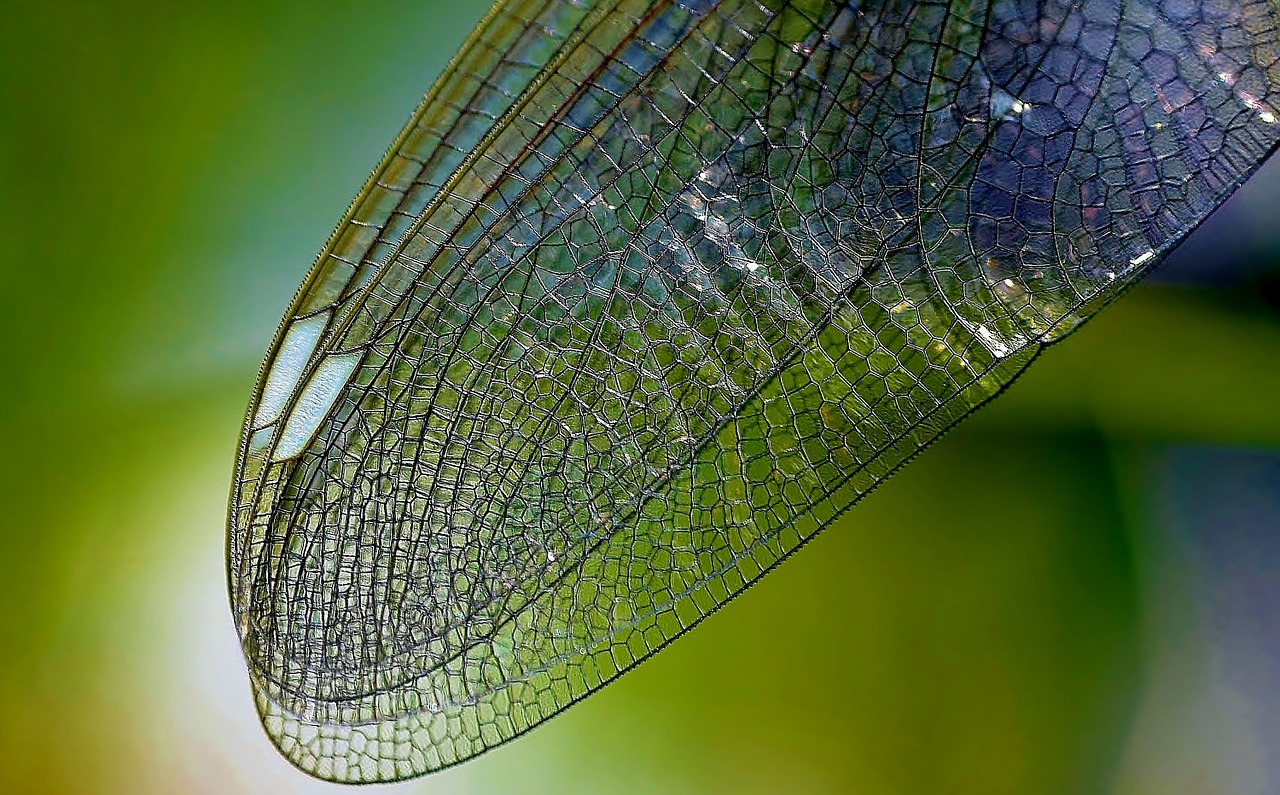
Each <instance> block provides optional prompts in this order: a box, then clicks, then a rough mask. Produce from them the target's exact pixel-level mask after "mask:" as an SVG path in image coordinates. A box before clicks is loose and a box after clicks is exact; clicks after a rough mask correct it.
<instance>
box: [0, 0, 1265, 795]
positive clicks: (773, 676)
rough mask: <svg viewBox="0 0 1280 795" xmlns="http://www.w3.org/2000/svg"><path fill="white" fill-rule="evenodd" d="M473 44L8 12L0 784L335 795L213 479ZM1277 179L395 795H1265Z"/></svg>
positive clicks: (399, 12)
mask: <svg viewBox="0 0 1280 795" xmlns="http://www.w3.org/2000/svg"><path fill="white" fill-rule="evenodd" d="M483 11H484V3H483V0H467V1H466V2H460V0H454V2H450V3H444V2H432V1H429V0H417V1H416V2H389V3H383V4H378V5H374V6H370V5H367V4H362V3H354V2H348V3H329V4H324V5H322V6H317V5H314V4H310V3H302V2H293V1H291V0H265V2H252V3H250V2H240V1H237V0H232V1H231V2H226V1H225V0H221V1H220V2H216V3H214V2H196V3H187V4H172V3H166V4H159V3H149V2H112V3H102V2H97V3H88V2H63V3H57V4H39V3H26V4H9V5H8V6H6V9H5V19H4V23H3V29H2V30H0V63H2V64H3V74H4V75H5V79H4V80H3V81H0V108H2V111H0V113H2V114H3V123H2V124H0V241H2V244H0V246H2V247H0V298H2V299H3V311H0V331H2V333H0V340H3V343H4V358H5V369H4V371H5V372H6V373H7V376H5V377H4V378H3V388H2V389H0V439H3V444H4V446H5V447H4V452H5V455H4V456H2V457H0V498H2V502H0V504H2V505H3V507H4V511H3V514H0V516H2V517H3V518H0V539H2V540H3V545H4V546H3V548H4V553H3V554H0V595H2V596H3V608H2V609H0V748H3V749H4V754H5V757H6V760H5V763H4V764H3V765H0V792H3V793H149V792H156V793H173V792H208V793H228V792H246V793H250V792H254V793H256V792H262V793H284V792H312V791H321V790H326V791H335V790H336V789H338V788H337V787H334V786H332V785H325V784H321V783H318V782H314V781H311V780H309V779H307V778H306V777H305V776H303V775H302V774H300V773H297V772H295V771H294V770H293V769H292V768H290V767H289V766H288V765H287V764H286V763H285V762H283V761H282V760H281V759H280V758H279V757H278V756H277V755H276V754H275V752H274V750H273V749H272V748H271V746H270V744H269V743H268V742H267V740H266V738H265V737H264V736H263V735H262V733H261V731H260V730H259V728H258V726H257V723H256V718H255V715H254V711H253V706H252V704H251V702H250V699H249V693H248V683H247V679H246V677H245V674H244V670H243V663H242V661H241V659H240V657H239V649H238V646H237V643H236V639H235V633H234V630H233V628H232V625H231V621H230V617H229V614H228V611H227V608H226V598H225V594H224V590H225V585H224V583H225V579H224V573H223V562H222V554H223V532H224V531H223V522H224V507H225V501H226V495H227V492H228V488H229V478H230V474H231V465H232V458H233V454H234V445H235V441H236V438H237V433H238V430H239V427H240V422H241V420H242V415H243V410H244V406H245V403H246V401H247V399H248V397H249V393H250V390H251V387H252V383H253V378H254V376H255V373H256V368H257V367H258V363H259V361H260V359H261V356H262V353H263V350H264V348H265V346H266V344H267V342H268V340H269V339H270V336H271V332H272V330H273V328H274V327H275V324H276V323H277V322H278V320H279V317H280V315H281V313H282V312H283V310H284V308H285V307H286V305H287V303H288V301H289V299H290V297H291V296H292V293H293V290H294V289H295V287H296V286H297V284H298V283H299V281H300V280H301V278H302V276H303V274H304V273H305V272H306V270H307V268H308V266H309V265H310V263H311V261H312V258H313V256H314V254H315V252H316V250H318V248H319V246H320V245H321V243H322V242H323V241H324V239H325V238H326V236H327V235H328V233H329V231H330V229H331V228H332V226H333V224H334V223H335V222H336V221H337V219H338V217H339V216H340V214H341V212H342V211H343V209H345V207H346V205H347V202H348V201H349V200H350V198H351V197H352V196H353V195H354V193H355V191H356V190H357V189H358V187H359V186H360V184H361V182H362V181H363V180H364V178H365V176H366V175H367V172H368V170H369V169H370V168H371V167H372V166H373V164H374V163H375V162H376V160H377V159H378V157H379V156H380V155H381V153H382V151H383V149H384V147H385V146H386V145H387V144H388V143H389V142H390V140H391V138H392V136H393V135H394V134H395V132H396V131H397V130H398V129H399V126H400V125H401V124H402V123H403V121H404V119H405V118H406V116H407V114H408V112H409V111H410V109H411V108H412V107H413V106H414V104H415V103H416V101H417V98H418V97H419V96H420V94H421V93H422V91H423V90H424V89H425V88H426V87H427V85H428V84H429V83H430V81H431V80H432V79H433V78H434V76H435V75H436V73H437V72H438V70H439V69H440V68H441V67H442V66H443V65H444V63H445V61H446V60H447V59H448V57H449V56H450V55H451V54H452V53H453V51H454V50H455V49H456V47H457V46H458V45H459V43H460V42H461V40H462V38H463V37H464V36H465V34H466V32H467V31H468V30H469V29H470V28H471V27H472V26H473V25H474V23H475V21H476V20H477V19H478V18H479V16H480V15H481V14H482V13H483ZM1277 181H1278V180H1277V178H1276V177H1274V176H1273V177H1271V181H1270V182H1267V181H1265V180H1264V181H1261V182H1259V183H1258V184H1257V185H1256V186H1255V185H1250V186H1248V187H1247V188H1246V191H1245V192H1244V193H1243V195H1242V196H1240V197H1239V198H1238V199H1237V200H1235V201H1234V202H1233V204H1234V205H1235V206H1234V207H1233V208H1231V209H1229V210H1228V211H1227V212H1225V213H1222V214H1220V216H1219V217H1218V218H1217V219H1215V223H1216V224H1217V230H1216V231H1215V229H1214V228H1206V229H1203V230H1201V232H1200V233H1198V235H1197V237H1196V238H1195V239H1193V241H1191V244H1190V245H1189V246H1188V248H1187V249H1185V250H1184V254H1183V256H1182V257H1181V258H1180V259H1181V260H1182V261H1181V262H1179V263H1175V265H1174V267H1173V268H1172V270H1171V271H1169V273H1170V274H1172V275H1171V276H1167V277H1166V278H1165V280H1164V282H1163V283H1148V284H1144V285H1142V286H1141V287H1139V288H1138V289H1137V290H1135V291H1134V292H1133V293H1132V294H1131V295H1129V296H1127V297H1126V298H1124V299H1123V300H1122V301H1121V302H1120V303H1119V304H1118V305H1117V306H1116V307H1114V308H1113V309H1112V310H1110V311H1109V312H1107V313H1106V314H1104V315H1103V316H1102V317H1101V318H1100V319H1099V320H1097V321H1096V322H1094V323H1092V324H1091V325H1090V326H1088V327H1087V328H1086V329H1084V330H1083V331H1081V332H1080V333H1079V334H1078V335H1076V336H1075V337H1073V338H1072V339H1071V340H1069V341H1068V342H1067V343H1066V344H1065V345H1063V346H1061V347H1060V348H1059V349H1056V350H1053V351H1051V352H1049V354H1048V355H1046V356H1045V357H1044V358H1043V359H1042V361H1041V362H1040V363H1039V364H1038V366H1037V367H1034V368H1032V371H1031V373H1030V374H1029V375H1028V376H1027V377H1026V378H1024V379H1023V380H1022V381H1021V382H1019V384H1018V385H1017V386H1015V387H1014V388H1013V389H1012V390H1011V392H1010V393H1009V394H1008V395H1007V396H1006V397H1004V398H1002V399H1000V400H999V401H997V402H996V403H995V404H994V405H993V406H992V407H990V408H988V409H985V410H983V411H982V412H980V413H979V414H978V415H977V416H976V417H975V418H973V419H972V420H971V421H969V422H968V423H966V424H965V425H963V426H962V427H961V428H960V429H959V430H957V431H956V432H955V433H953V434H951V435H950V436H949V437H948V438H947V439H946V440H945V441H944V442H943V443H941V444H939V445H938V446H936V447H935V448H933V449H931V450H930V451H929V452H927V453H926V454H924V455H923V456H922V457H921V458H920V460H919V461H918V462H916V463H915V464H913V465H912V466H911V467H909V468H907V469H906V470H905V471H904V472H902V473H901V474H900V475H898V476H897V477H896V478H895V479H893V480H892V481H890V482H889V483H888V484H887V485H886V486H884V487H883V488H882V489H881V490H880V491H878V492H877V493H875V494H873V495H872V496H871V497H870V498H868V499H867V500H866V501H865V502H864V503H863V504H862V505H861V506H859V507H858V508H856V509H855V510H853V511H852V512H851V513H850V514H848V515H847V517H846V518H845V519H844V520H843V521H842V522H841V523H839V524H838V525H836V526H833V527H832V528H831V529H830V530H828V531H827V532H826V533H825V534H824V536H823V537H822V538H820V539H819V540H817V541H816V542H815V543H814V544H812V545H811V546H810V547H809V548H808V549H806V550H805V551H804V552H803V553H801V554H800V555H799V556H798V557H797V558H796V559H795V560H794V561H792V562H790V563H788V564H787V565H786V566H784V567H782V568H781V569H780V570H779V571H778V573H777V574H775V575H773V576H771V577H769V578H767V579H766V580H765V581H764V582H763V583H762V584H761V585H760V586H759V587H757V588H754V589H752V590H751V591H749V592H748V593H747V594H746V595H744V596H743V597H742V598H741V599H740V600H739V601H738V602H736V603H735V604H734V605H732V607H731V609H728V610H726V611H725V612H723V613H722V614H720V615H718V616H716V617H715V618H713V619H712V620H710V621H708V622H707V624H706V625H705V626H704V627H703V628H701V629H699V630H698V631H697V632H695V633H693V634H692V635H690V636H689V637H688V638H687V639H685V640H682V641H681V642H680V643H678V644H676V645H675V646H674V647H672V648H671V649H670V650H668V651H666V652H664V653H663V654H662V655H660V656H659V657H657V658H655V660H654V661H653V662H650V663H648V664H646V665H645V666H643V667H642V668H641V669H639V670H638V671H637V672H635V673H633V674H630V675H628V676H627V677H625V678H624V679H623V680H621V681H620V683H619V684H617V685H615V686H613V687H610V688H608V689H607V690H606V691H604V692H603V693H601V694H600V695H598V696H595V697H593V698H591V699H589V700H588V701H586V702H584V704H583V705H581V706H579V707H576V708H574V709H572V710H570V711H569V712H568V713H566V714H565V715H564V716H562V717H560V718H558V719H556V720H554V721H552V722H550V723H549V724H547V725H546V726H545V727H543V728H541V729H539V730H538V731H536V732H534V733H533V734H531V735H530V736H528V737H527V738H524V739H522V740H520V741H519V742H516V743H514V744H511V745H508V746H506V747H504V748H502V749H499V750H497V751H495V752H493V753H490V754H488V755H486V756H484V757H482V758H481V759H479V760H477V761H475V762H473V763H470V764H467V765H464V766H462V767H460V768H456V769H454V770H450V771H447V772H445V773H442V774H439V775H436V776H432V777H429V778H426V779H422V780H419V781H416V782H410V783H407V784H404V785H396V788H398V789H402V790H403V791H405V792H422V793H484V792H510V793H537V792H546V793H755V792H760V793H766V792H767V793H776V792H797V793H835V792H854V793H859V794H860V795H880V794H882V793H883V794H884V795H916V794H920V795H924V794H926V793H928V794H932V793H948V795H965V794H967V793H974V794H975V795H977V794H979V793H981V795H1003V794H1005V793H1010V794H1012V793H1036V795H1053V794H1054V793H1114V795H1137V794H1138V793H1160V794H1161V795H1164V794H1165V793H1188V794H1190V795H1208V794H1209V793H1223V794H1225V795H1235V794H1236V793H1253V792H1257V793H1266V792H1275V791H1280V785H1277V783H1276V782H1280V772H1278V771H1277V769H1276V768H1275V765H1276V763H1275V762H1272V761H1270V757H1272V756H1276V755H1277V754H1276V753H1275V752H1276V751H1277V746H1278V745H1280V742H1278V741H1277V740H1276V739H1275V738H1276V737H1277V736H1280V731H1277V729H1278V728H1280V721H1278V720H1277V718H1276V717H1274V716H1275V715H1277V714H1280V697H1277V696H1276V695H1272V694H1273V693H1280V673H1278V672H1280V663H1277V661H1278V660H1280V653H1277V651H1276V649H1277V648H1278V647H1280V646H1278V644H1280V634H1278V633H1277V632H1276V631H1275V630H1277V629H1280V620H1276V619H1274V618H1273V617H1272V614H1274V613H1277V612H1280V611H1276V610H1275V607H1276V606H1277V605H1280V586H1278V585H1277V583H1280V551H1278V549H1280V542H1277V540H1275V539H1276V538H1277V536H1276V534H1275V533H1274V532H1272V531H1275V530H1277V529H1280V526H1278V524H1277V515H1280V497H1278V496H1277V495H1278V494H1280V465H1277V463H1276V462H1277V450H1280V413H1278V412H1277V411H1276V406H1277V405H1280V367H1277V365H1278V364H1280V321H1278V319H1277V317H1278V315H1277V313H1276V311H1275V307H1274V305H1273V304H1268V302H1267V300H1266V297H1267V296H1268V295H1274V291H1273V290H1268V289H1265V285H1266V284H1274V283H1275V282H1274V277H1275V273H1276V269H1275V262H1276V260H1275V251H1276V244H1275V242H1274V241H1273V240H1268V239H1265V238H1262V239H1260V238H1257V236H1256V235H1255V234H1254V233H1255V232H1257V231H1261V232H1271V231H1272V230H1271V229H1270V228H1268V227H1274V226H1275V222H1274V207H1275V206H1277V204H1276V201H1277V195H1278V191H1277V188H1276V187H1275V186H1276V184H1277ZM1258 208H1263V209H1261V210H1260V209H1258ZM1211 226H1212V225H1211ZM1215 235H1216V237H1215ZM1186 252H1190V253H1186ZM1272 638H1276V640H1274V641H1273V640H1272ZM1269 766H1270V767H1269Z"/></svg>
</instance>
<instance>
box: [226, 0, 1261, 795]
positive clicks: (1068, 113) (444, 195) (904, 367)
mask: <svg viewBox="0 0 1280 795" xmlns="http://www.w3.org/2000/svg"><path fill="white" fill-rule="evenodd" d="M1277 64H1280V34H1278V32H1277V15H1276V9H1275V8H1273V7H1271V6H1268V5H1266V4H1256V3H1250V4H1244V3H1237V2H1235V1H1234V0H1225V2H1213V3H1208V2H1205V3H1201V2H1197V1H1196V0H1168V2H1164V3H1159V2H1140V1H1137V0H1126V1H1125V2H1120V0H1081V2H1053V1H1052V0H1051V1H1050V2H1043V3H1040V4H1036V5H1033V4H1027V3H1015V2H1011V1H1010V0H997V2H993V3H990V4H984V3H977V2H964V0H957V1H956V2H952V3H950V4H937V3H923V2H882V3H869V4H850V3H836V2H822V1H821V0H803V1H802V0H794V1H791V2H788V0H766V2H761V3H757V2H735V1H734V0H725V1H724V2H719V3H716V2H711V0H681V2H657V3H649V2H609V3H596V4H577V3H557V2H555V1H554V0H552V2H547V3H525V2H519V1H514V2H508V3H506V4H504V5H503V6H502V7H500V9H499V10H498V11H497V12H495V14H493V15H491V16H490V17H489V18H487V19H486V21H485V22H484V23H482V25H481V28H480V29H479V30H478V31H477V33H476V34H475V35H474V36H473V37H472V39H471V40H470V41H469V42H468V43H467V44H466V45H465V46H464V49H463V52H462V54H460V56H459V57H458V58H457V59H455V62H454V64H453V65H452V67H451V69H450V71H448V72H447V73H446V75H445V76H444V77H443V78H442V79H441V82H440V83H439V84H437V86H436V88H435V89H433V91H432V93H430V94H429V95H428V99H427V101H426V102H425V103H424V105H423V106H422V108H420V110H419V111H418V113H417V114H416V115H415V116H414V118H413V119H412V120H411V122H410V125H409V127H408V128H406V131H405V132H404V133H402V134H401V136H400V138H399V139H398V140H397V143H396V144H395V146H394V147H393V149H392V151H391V152H390V153H389V155H388V157H387V159H386V160H385V161H384V163H383V164H382V165H381V166H380V167H379V170H378V171H377V172H375V175H374V177H373V178H372V180H371V182H370V183H369V185H368V186H367V187H366V189H365V191H364V192H363V193H362V194H361V196H360V197H359V198H357V201H356V204H355V205H354V207H353V210H352V212H351V214H350V215H349V217H348V218H347V220H346V221H344V223H343V225H342V226H341V227H340V228H339V230H338V232H337V233H336V235H335V238H334V241H333V242H331V243H330V245H329V246H328V247H327V248H326V249H325V251H324V252H323V253H322V255H321V259H320V261H319V263H318V265H317V266H316V270H315V271H314V272H313V274H312V276H311V277H310V278H309V281H308V282H307V284H305V285H304V288H303V291H302V292H301V293H300V295H299V297H298V299H297V300H296V301H295V304H294V306H293V307H292V309H291V310H290V313H289V315H288V316H287V317H286V318H285V322H284V324H283V326H282V327H281V331H280V333H279V335H278V337H277V340H276V343H275V345H274V346H273V352H272V354H271V356H270V357H269V358H268V362H267V364H266V365H265V368H264V377H263V379H262V381H261V383H260V384H259V388H258V392H257V394H256V397H255V400H254V403H253V406H252V407H251V409H250V412H249V418H248V420H247V422H246V428H245V434H244V437H243V440H242V444H241V450H240V457H239V462H238V470H237V479H236V485H235V490H234V492H233V495H232V505H231V517H230V527H229V554H228V565H229V579H230V586H231V593H232V607H233V611H234V613H235V618H236V621H237V626H238V629H239V632H240V635H241V639H242V641H243V644H244V649H245V654H246V658H247V660H248V664H249V669H250V674H251V678H252V682H253V686H254V689H255V693H256V697H257V702H258V707H259V709H260V711H261V714H262V718H263V723H264V725H265V727H266V729H267V731H268V733H269V734H270V736H271V738H272V739H273V741H274V742H275V743H276V744H277V745H278V746H279V748H280V750H281V751H282V752H283V753H284V754H285V756H286V757H288V758H289V759H290V760H291V761H292V762H293V763H294V764H296V765H298V766H299V767H301V768H302V769H304V770H306V771H308V772H310V773H313V774H315V775H317V776H320V777H322V778H326V779H331V780H336V781H344V782H371V781H390V780H395V779H401V778H406V777H410V776H415V775H420V774H422V773H426V772H430V771H433V770H437V769H439V768H441V767H445V766H447V765H451V764H454V763H457V762H460V761H463V760H465V759H468V758H470V757H472V756H475V755H476V754H478V753H481V752H482V751H484V750H486V749H489V748H492V747H493V746H495V745H498V744H500V743H502V742H504V741H506V740H509V739H511V738H512V737H514V736H516V735H518V734H520V733H522V732H524V731H526V730H527V729H529V728H531V727H533V726H535V725H537V724H538V723H540V722H541V721H543V720H545V719H546V718H548V717H551V716H552V715H555V714H556V713H557V712H559V711H560V710H562V709H564V708H565V707H567V706H568V705H570V704H571V703H573V702H575V701H576V700H578V699H581V698H583V697H584V696H586V695H588V694H589V693H591V692H593V691H594V690H596V689H598V688H600V687H601V686H603V685H604V684H606V683H608V682H609V681H612V680H613V679H615V678H616V677H617V676H619V675H620V674H621V673H623V672H625V671H626V670H628V669H629V668H630V667H632V666H634V665H635V664H637V663H638V662H640V661H642V660H644V659H645V658H647V657H648V656H650V655H652V654H653V653H654V652H655V651H657V650H658V649H660V648H661V647H662V646H664V645H665V644H666V643H668V642H670V641H671V640H673V639H674V638H676V637H678V636H679V635H681V634H682V633H683V632H684V631H686V630H687V629H689V628H690V627H692V626H693V625H695V624H696V623H698V622H699V621H700V620H701V619H702V618H704V617H705V616H707V615H708V614H709V613H710V612H712V611H714V610H715V609H717V608H718V607H720V606H721V605H723V604H724V603H725V602H727V601H728V600H730V599H732V598H733V597H734V596H735V595H736V594H738V593H739V592H741V591H742V589H743V588H745V587H746V586H747V585H748V584H750V583H751V582H753V581H754V580H756V579H757V578H759V577H760V576H761V575H762V574H763V573H764V572H765V571H767V570H768V569H769V568H770V567H772V566H773V565H775V564H776V563H778V562H779V561H780V560H782V559H783V558H784V557H786V556H787V555H788V554H790V553H791V552H792V551H794V550H795V549H796V548H797V547H799V546H800V545H801V544H803V543H804V542H805V541H806V540H807V539H808V538H810V537H812V535H813V534H815V533H816V532H818V531H819V530H821V529H822V528H823V527H824V526H825V525H827V524H828V523H829V522H830V521H831V520H832V519H833V518H835V517H836V516H837V515H838V514H839V513H840V512H842V511H843V510H845V509H846V508H847V507H848V506H850V505H851V504H853V503H854V502H855V501H856V500H857V499H859V498H860V497H861V496H862V495H864V494H866V493H867V492H868V491H869V490H871V489H872V488H874V487H875V486H876V485H877V484H878V483H880V482H882V481H883V480H884V479H885V478H887V477H888V476H889V475H891V474H892V473H893V472H894V471H895V470H896V469H897V468H898V467H899V466H901V465H902V464H903V463H905V462H906V461H907V460H908V459H910V458H911V457H912V456H913V455H914V454H915V453H916V452H918V451H919V450H920V449H922V448H923V447H925V446H926V445H928V444H929V443H931V442H932V441H933V440H934V439H936V438H937V437H938V436H939V435H940V434H941V433H942V432H944V431H945V430H946V429H948V428H949V427H951V426H952V425H953V424H954V423H956V422H958V421H959V420H961V419H963V418H964V417H965V416H966V415H968V414H969V413H970V412H972V411H973V410H974V409H975V408H976V407H978V406H980V405H981V404H982V403H984V402H985V401H987V400H989V399H990V398H991V397H993V396H994V395H996V394H997V393H998V392H999V391H1000V390H1001V389H1003V388H1004V387H1005V386H1006V385H1008V384H1009V383H1010V382H1011V381H1012V380H1013V379H1014V378H1015V377H1016V376H1017V375H1018V374H1019V373H1020V372H1021V371H1022V370H1023V369H1024V368H1025V367H1026V366H1027V365H1028V364H1029V363H1030V362H1031V361H1032V360H1033V359H1034V358H1035V357H1036V355H1037V354H1038V353H1039V352H1040V351H1041V350H1042V349H1043V348H1044V347H1045V346H1046V345H1048V344H1050V343H1052V342H1054V341H1055V340H1057V339H1060V338H1061V337H1062V336H1064V335H1066V334H1067V333H1069V332H1070V331H1071V330H1073V329H1074V328H1076V327H1077V326H1078V325H1079V324H1080V323H1081V322H1083V321H1084V320H1086V319H1087V318H1088V317H1089V316H1091V315H1092V314H1093V313H1095V312H1096V311H1097V310H1098V309H1100V308H1101V307H1102V306H1103V305H1105V304H1106V303H1107V302H1109V301H1110V300H1112V299H1113V298H1114V297H1116V296H1117V295H1118V294H1119V293H1120V292H1122V291H1123V290H1124V289H1125V288H1126V287H1127V286H1129V285H1130V284H1132V283H1133V282H1134V281H1135V280H1136V279H1137V278H1139V277H1140V276H1141V275H1142V274H1143V273H1144V272H1146V271H1147V270H1149V269H1150V268H1151V267H1152V266H1153V265H1154V264H1156V263H1157V262H1158V261H1159V260H1160V258H1161V257H1162V256H1163V255H1164V253H1165V252H1167V251H1168V250H1169V249H1170V248H1171V247H1172V246H1173V245H1175V244H1176V243H1177V242H1178V240H1180V239H1181V238H1182V237H1183V236H1184V235H1185V234H1186V233H1187V232H1188V231H1189V230H1191V229H1192V228H1194V226H1195V225H1196V224H1197V223H1198V222H1199V221H1201V220H1202V219H1203V218H1204V217H1205V216H1206V215H1207V214H1208V213H1209V212H1211V211H1212V210H1213V209H1214V208H1215V207H1216V206H1217V205H1218V204H1219V203H1220V202H1221V201H1222V199H1223V198H1225V196H1226V195H1227V194H1228V193H1229V192H1230V191H1231V190H1233V189H1234V188H1235V187H1236V186H1237V185H1238V184H1239V183H1240V182H1241V181H1242V180H1243V179H1244V178H1245V177H1247V176H1248V174H1249V173H1251V172H1252V170H1253V169H1255V168H1256V167H1257V165H1258V164H1259V163H1260V162H1261V160H1262V159H1263V158H1264V157H1265V156H1266V155H1267V154H1268V153H1269V152H1270V151H1271V149H1272V148H1273V147H1274V145H1275V143H1276V139H1277V132H1278V131H1277V125H1276V122H1277V119H1276V115H1277V114H1280V110H1278V109H1277V108H1280V66H1278V65H1277Z"/></svg>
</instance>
